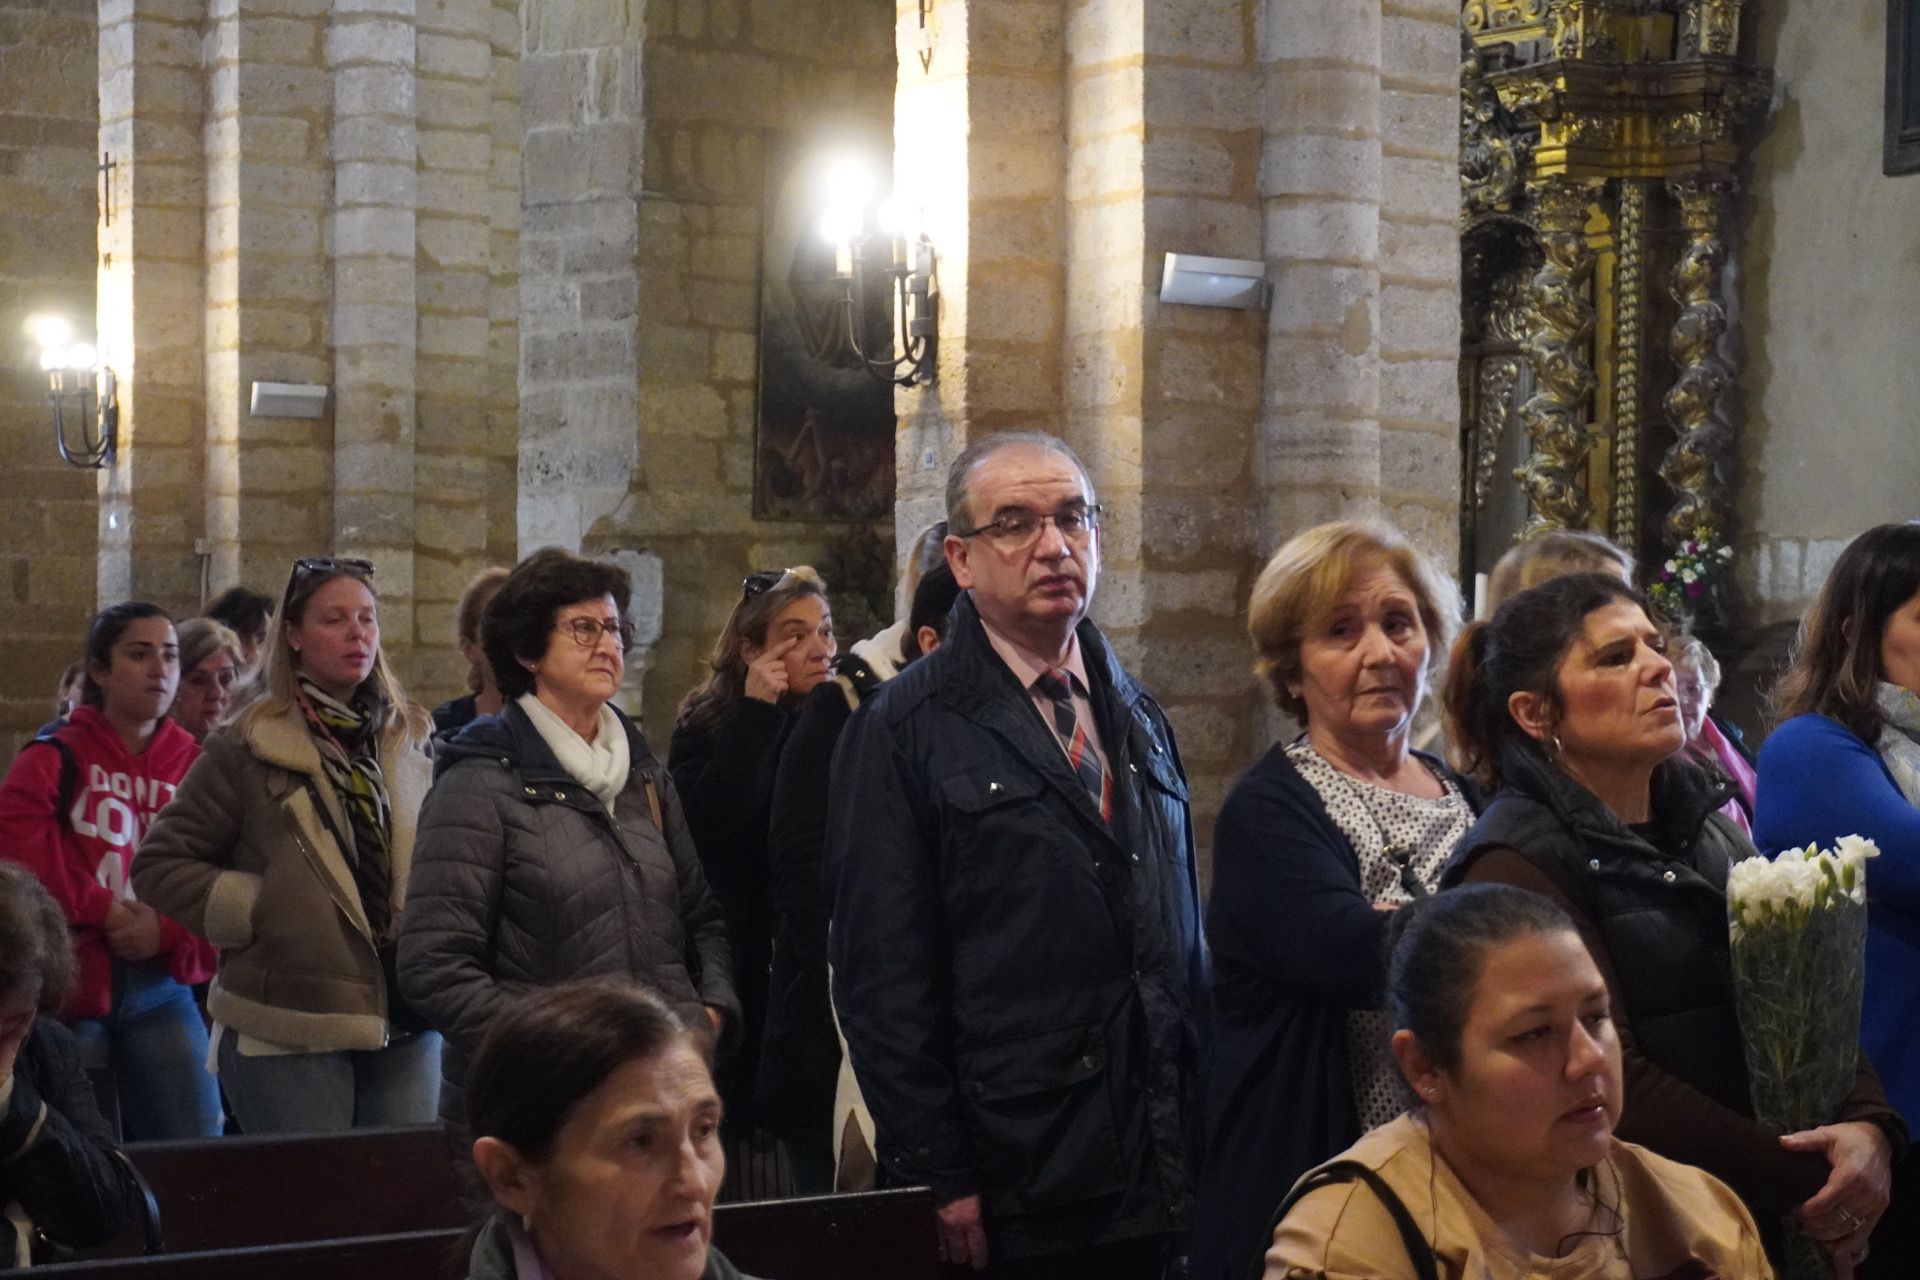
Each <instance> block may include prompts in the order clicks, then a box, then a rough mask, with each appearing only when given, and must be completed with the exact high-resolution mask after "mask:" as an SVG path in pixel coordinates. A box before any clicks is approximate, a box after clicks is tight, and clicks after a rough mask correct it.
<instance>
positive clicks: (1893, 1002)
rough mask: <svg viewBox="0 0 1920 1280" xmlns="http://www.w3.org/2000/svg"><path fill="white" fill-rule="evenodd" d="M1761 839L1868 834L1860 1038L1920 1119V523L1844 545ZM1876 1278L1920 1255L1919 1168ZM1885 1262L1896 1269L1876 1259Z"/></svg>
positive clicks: (1808, 639) (1891, 1224)
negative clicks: (1871, 850) (1876, 849)
mask: <svg viewBox="0 0 1920 1280" xmlns="http://www.w3.org/2000/svg"><path fill="white" fill-rule="evenodd" d="M1774 709H1775V711H1776V713H1777V714H1778V715H1779V716H1780V717H1781V718H1782V722H1781V724H1780V726H1779V728H1777V729H1775V730H1774V731H1773V735H1772V736H1771V737H1769V738H1768V739H1767V740H1766V743H1765V745H1764V746H1762V747H1761V749H1760V767H1759V783H1758V786H1757V791H1758V800H1757V803H1756V806H1755V809H1754V816H1753V833H1754V838H1755V840H1756V841H1757V842H1758V843H1759V845H1760V847H1761V848H1762V849H1763V850H1765V851H1767V852H1768V853H1778V852H1779V851H1780V850H1782V849H1794V848H1799V847H1800V846H1802V845H1806V844H1817V845H1820V846H1822V847H1826V846H1831V845H1832V844H1833V842H1834V840H1835V839H1836V838H1837V837H1839V836H1845V835H1862V836H1866V837H1867V838H1868V839H1870V840H1872V841H1874V843H1876V844H1878V845H1879V846H1880V856H1879V857H1878V858H1875V859H1874V860H1873V862H1872V863H1871V864H1870V865H1869V866H1868V868H1867V955H1866V996H1865V1000H1864V1002H1863V1005H1862V1008H1861V1026H1860V1040H1861V1044H1862V1046H1863V1047H1864V1048H1865V1050H1866V1053H1867V1056H1868V1057H1869V1058H1871V1059H1872V1060H1873V1065H1874V1067H1875V1068H1876V1069H1877V1070H1878V1071H1879V1072H1880V1078H1881V1079H1883V1080H1885V1081H1886V1083H1887V1094H1888V1096H1889V1097H1890V1098H1891V1100H1892V1102H1893V1105H1894V1106H1895V1107H1896V1108H1898V1109H1899V1111H1900V1113H1901V1114H1902V1115H1904V1116H1907V1117H1909V1119H1912V1118H1916V1117H1920V1036H1916V1035H1915V1027H1916V1025H1920V523H1914V522H1911V521H1904V522H1901V523H1899V524H1884V525H1880V526H1879V527H1878V528H1874V529H1869V530H1867V532H1865V533H1863V534H1861V535H1860V536H1859V537H1858V538H1855V539H1854V540H1853V542H1852V543H1850V544H1849V545H1848V547H1847V549H1846V550H1845V551H1843V552H1841V553H1840V558H1839V560H1837V561H1836V562H1835V563H1834V566H1833V571H1832V572H1831V573H1830V574H1828V575H1827V581H1826V583H1825V584H1824V585H1823V586H1822V587H1821V588H1820V594H1819V596H1818V597H1817V598H1816V599H1815V600H1814V603H1813V607H1812V608H1811V609H1809V610H1808V611H1807V615H1806V617H1805V618H1804V619H1803V620H1802V621H1801V624H1800V635H1799V638H1798V640H1797V641H1796V642H1795V644H1794V650H1793V658H1792V661H1791V663H1790V664H1789V665H1788V668H1787V671H1786V673H1785V674H1784V675H1783V676H1782V677H1781V679H1780V683H1779V686H1778V687H1777V688H1776V689H1775V690H1774ZM1893 1203H1894V1208H1893V1209H1892V1210H1891V1211H1890V1212H1888V1214H1887V1215H1886V1217H1884V1218H1883V1219H1881V1226H1880V1229H1879V1231H1878V1232H1877V1233H1876V1234H1875V1236H1874V1239H1873V1250H1874V1254H1873V1261H1872V1262H1869V1263H1868V1269H1869V1271H1870V1272H1871V1273H1872V1274H1876V1275H1887V1276H1895V1275H1898V1276H1905V1275H1908V1274H1911V1273H1912V1270H1913V1268H1914V1267H1915V1265H1916V1260H1917V1259H1920V1162H1916V1161H1914V1160H1913V1159H1911V1158H1909V1159H1907V1160H1904V1161H1902V1162H1901V1163H1900V1164H1899V1165H1898V1166H1896V1167H1895V1170H1894V1193H1893ZM1883 1262H1884V1265H1885V1267H1886V1269H1885V1270H1884V1271H1882V1270H1878V1269H1877V1264H1881V1263H1883Z"/></svg>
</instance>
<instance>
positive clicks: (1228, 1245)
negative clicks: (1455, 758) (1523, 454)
mask: <svg viewBox="0 0 1920 1280" xmlns="http://www.w3.org/2000/svg"><path fill="white" fill-rule="evenodd" d="M1248 615H1249V616H1248V621H1247V630H1248V632H1249V633H1250V635H1251V636H1252V638H1253V646H1254V652H1255V655H1256V658H1255V663H1254V669H1255V671H1256V672H1257V673H1258V674H1259V676H1260V678H1261V681H1262V682H1263V683H1264V684H1265V685H1266V686H1267V688H1268V691H1269V693H1270V694H1271V696H1272V698H1273V700H1274V702H1275V703H1276V704H1277V705H1278V706H1279V707H1280V709H1281V710H1283V711H1285V712H1287V713H1288V714H1289V715H1290V716H1292V717H1293V718H1294V719H1296V720H1298V721H1300V722H1301V723H1302V724H1303V725H1304V726H1305V732H1304V733H1302V734H1301V735H1300V736H1299V737H1298V738H1296V739H1295V740H1294V741H1292V742H1290V743H1281V744H1278V745H1276V746H1274V747H1273V748H1272V749H1271V750H1270V751H1268V752H1267V754H1266V755H1265V756H1264V757H1263V758H1262V759H1261V760H1259V761H1258V762H1257V763H1256V764H1255V765H1254V766H1253V767H1252V768H1251V769H1249V770H1247V772H1246V773H1245V774H1243V775H1242V776H1241V778H1240V779H1239V781H1238V782H1236V783H1235V784H1234V786H1233V790H1232V791H1231V792H1229V793H1228V795H1227V800H1226V803H1225V805H1224V806H1223V807H1222V809H1221V811H1220V819H1219V823H1218V825H1217V826H1216V827H1215V828H1214V842H1213V887H1212V893H1211V896H1210V897H1209V899H1208V902H1207V942H1208V946H1209V948H1210V950H1211V951H1212V953H1213V1000H1214V1019H1215V1022H1214V1053H1213V1063H1212V1068H1211V1075H1210V1076H1209V1079H1208V1084H1207V1090H1206V1094H1207V1107H1208V1114H1207V1142H1206V1163H1205V1165H1204V1166H1203V1168H1202V1170H1201V1175H1200V1187H1199V1192H1198V1194H1197V1195H1196V1197H1195V1199H1196V1202H1197V1207H1196V1210H1195V1222H1194V1242H1193V1255H1192V1258H1191V1262H1190V1265H1191V1273H1192V1274H1193V1275H1194V1276H1195V1277H1196V1278H1197V1280H1227V1278H1228V1277H1234V1278H1237V1277H1241V1276H1245V1275H1246V1274H1247V1273H1248V1271H1249V1269H1250V1268H1251V1267H1252V1266H1253V1265H1254V1262H1255V1260H1257V1259H1258V1257H1259V1256H1260V1253H1261V1251H1262V1250H1263V1249H1264V1248H1265V1240H1264V1236H1263V1233H1262V1228H1263V1225H1264V1224H1265V1223H1266V1221H1267V1218H1268V1215H1269V1214H1270V1213H1271V1212H1272V1210H1273V1207H1274V1205H1275V1204H1277V1203H1279V1201H1280V1198H1281V1197H1282V1196H1283V1195H1285V1194H1286V1190H1287V1188H1288V1187H1289V1186H1290V1185H1292V1183H1293V1180H1294V1179H1295V1178H1297V1177H1299V1176H1300V1174H1302V1173H1304V1172H1305V1171H1306V1170H1307V1169H1310V1168H1312V1167H1313V1166H1314V1165H1316V1164H1318V1163H1319V1162H1320V1161H1322V1160H1325V1159H1327V1158H1328V1157H1330V1156H1332V1155H1333V1154H1334V1153H1335V1152H1336V1151H1339V1150H1340V1149H1341V1148H1342V1147H1344V1146H1346V1145H1348V1144H1349V1143H1351V1142H1353V1141H1354V1140H1355V1139H1356V1138H1358V1137H1359V1136H1360V1134H1361V1133H1362V1132H1364V1131H1365V1130H1367V1129H1369V1128H1371V1127H1373V1126H1374V1125H1377V1124H1381V1123H1384V1122H1385V1121H1387V1120H1389V1119H1391V1118H1392V1117H1393V1116H1395V1115H1397V1114H1399V1113H1400V1111H1401V1110H1402V1109H1403V1108H1404V1107H1405V1106H1406V1105H1407V1103H1408V1101H1409V1099H1408V1097H1407V1095H1406V1087H1405V1083H1404V1081H1402V1079H1401V1077H1400V1073H1399V1070H1398V1069H1397V1068H1396V1067H1395V1065H1394V1061H1393V1056H1392V1053H1391V1052H1390V1050H1389V1035H1390V1032H1391V1031H1392V1027H1391V1025H1390V1024H1389V1023H1388V1022H1387V1021H1386V1015H1385V1014H1384V1013H1383V1012H1381V993H1382V990H1383V984H1384V982H1385V977H1386V975H1385V969H1384V959H1383V957H1384V950H1383V941H1384V939H1385V937H1386V931H1387V920H1388V918H1389V915H1390V914H1391V912H1392V911H1393V910H1394V909H1395V908H1396V907H1398V906H1399V905H1401V904H1403V903H1406V902H1409V901H1412V900H1415V899H1418V898H1422V897H1424V896H1426V895H1427V893H1428V892H1430V891H1431V889H1432V887H1433V885H1434V883H1435V882H1436V880H1437V878H1438V876H1439V874H1440V868H1441V866H1442V865H1443V864H1444V863H1445V862H1446V860H1447V856H1448V855H1449V854H1450V853H1451V852H1452V851H1453V847H1454V844H1455V842H1457V841H1458V840H1459V839H1460V837H1461V836H1462V835H1463V834H1465V832H1466V830H1467V828H1468V827H1470V826H1472V825H1473V818H1474V807H1475V805H1474V796H1473V793H1472V791H1471V789H1470V788H1468V787H1466V786H1465V785H1463V783H1462V782H1461V780H1460V779H1459V778H1458V777H1456V776H1455V775H1454V774H1453V772H1452V771H1451V770H1450V769H1448V768H1447V766H1446V765H1445V764H1443V763H1442V762H1441V761H1440V760H1438V759H1436V758H1434V757H1432V756H1428V755H1425V754H1422V753H1420V752H1418V751H1415V750H1413V748H1412V745H1411V742H1410V737H1411V731H1412V727H1413V719H1414V714H1415V712H1416V711H1417V710H1419V708H1420V705H1421V702H1422V701H1423V700H1424V698H1425V696H1426V691H1427V681H1428V678H1429V676H1430V674H1431V672H1432V668H1433V658H1434V656H1435V655H1436V654H1437V653H1439V652H1440V651H1441V650H1442V649H1444V647H1445V645H1446V642H1447V638H1448V637H1449V636H1450V635H1451V634H1452V632H1453V629H1454V627H1455V626H1456V625H1458V622H1459V617H1460V603H1459V593H1458V591H1457V590H1456V589H1455V588H1454V586H1453V583H1452V582H1451V581H1450V580H1449V579H1448V578H1447V577H1446V576H1445V575H1444V574H1442V573H1441V572H1439V571H1438V570H1437V569H1436V568H1435V567H1434V566H1433V564H1432V562H1431V561H1430V560H1428V559H1427V557H1425V556H1423V555H1421V554H1420V553H1419V552H1418V551H1416V550H1415V549H1414V548H1413V547H1412V545H1411V544H1409V543H1408V541H1407V539H1406V537H1405V536H1404V535H1403V534H1401V533H1400V532H1399V531H1398V530H1397V529H1394V528H1392V527H1390V526H1388V525H1384V524H1377V523H1370V522H1358V521H1342V522H1339V523H1335V524H1324V525H1320V526H1318V527H1317V528H1313V529H1309V530H1307V531H1306V532H1304V533H1301V534H1299V535H1298V536H1296V537H1295V538H1293V539H1292V540H1291V541H1290V542H1288V543H1287V544H1286V545H1285V546H1283V547H1281V548H1280V550H1279V551H1278V552H1276V553H1275V554H1274V557H1273V559H1272V560H1270V561H1268V562H1267V567H1266V569H1265V570H1264V571H1263V572H1262V573H1261V575H1260V579H1259V581H1258V582H1257V583H1256V584H1255V585H1254V588H1253V599H1252V601H1251V604H1250V606H1249V609H1248Z"/></svg>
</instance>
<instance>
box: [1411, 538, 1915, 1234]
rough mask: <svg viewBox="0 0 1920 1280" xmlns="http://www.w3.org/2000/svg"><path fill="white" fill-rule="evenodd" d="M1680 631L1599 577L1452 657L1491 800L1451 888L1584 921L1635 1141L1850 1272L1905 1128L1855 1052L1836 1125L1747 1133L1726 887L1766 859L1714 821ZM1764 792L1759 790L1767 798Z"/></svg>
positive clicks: (1533, 602) (1498, 624)
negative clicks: (1553, 907)
mask: <svg viewBox="0 0 1920 1280" xmlns="http://www.w3.org/2000/svg"><path fill="white" fill-rule="evenodd" d="M1666 649H1667V636H1666V632H1665V631H1664V630H1662V629H1661V627H1660V626H1659V625H1658V623H1656V622H1655V621H1654V620H1653V618H1652V617H1650V616H1649V614H1648V612H1647V609H1646V605H1645V602H1644V601H1643V600H1642V598H1641V597H1640V595H1639V594H1638V593H1637V592H1635V591H1634V590H1633V588H1631V587H1629V586H1627V585H1626V584H1625V583H1623V582H1621V581H1620V580H1619V579H1618V578H1616V577H1614V576H1612V575H1610V574H1604V573H1584V574H1573V575H1570V576H1568V577H1563V578H1556V579H1554V580H1552V581H1550V582H1547V583H1543V584H1542V585H1540V586H1538V587H1534V588H1533V589H1532V590H1529V591H1523V592H1521V593H1520V594H1519V595H1517V596H1515V597H1513V598H1512V599H1511V600H1509V601H1507V603H1506V604H1504V605H1502V606H1501V608H1500V611H1499V612H1498V613H1496V614H1495V615H1494V617H1493V619H1492V621H1491V622H1483V623H1475V624H1474V625H1473V626H1472V627H1471V628H1469V629H1468V631H1467V632H1466V634H1464V635H1463V636H1462V637H1461V638H1460V642H1459V644H1458V645H1457V646H1456V647H1455V650H1454V657H1453V666H1452V669H1451V671H1450V672H1449V673H1448V679H1447V712H1448V722H1449V725H1450V727H1451V729H1452V737H1453V743H1454V747H1455V750H1456V751H1457V752H1458V753H1459V755H1460V758H1461V759H1462V761H1463V762H1464V763H1465V765H1466V766H1467V767H1468V768H1469V769H1470V770H1472V771H1473V772H1474V774H1475V775H1476V776H1477V777H1478V779H1479V781H1480V782H1481V784H1482V785H1483V786H1485V787H1486V788H1487V789H1488V792H1489V794H1490V795H1491V796H1492V798H1491V800H1490V801H1489V803H1488V806H1487V809H1486V812H1485V813H1483V814H1482V815H1481V817H1480V821H1479V822H1478V823H1477V824H1475V826H1474V828H1473V830H1471V831H1469V832H1468V833H1467V834H1466V836H1465V837H1464V838H1463V839H1462V840H1461V841H1460V845H1459V848H1458V850H1457V851H1456V852H1455V854H1454V858H1453V860H1452V862H1451V863H1450V864H1449V865H1448V868H1447V871H1446V873H1445V876H1444V877H1443V880H1444V882H1445V883H1447V884H1457V883H1461V882H1471V881H1482V882H1493V883H1504V884H1512V885H1517V886H1519V887H1520V888H1523V889H1531V890H1533V891H1535V892H1537V893H1541V894H1545V895H1546V896H1548V897H1550V898H1553V899H1554V900H1555V901H1556V902H1558V903H1559V904H1560V905H1561V906H1562V907H1564V908H1565V909H1566V911H1567V913H1568V914H1569V915H1571V916H1572V917H1573V920H1574V923H1575V924H1576V925H1577V926H1578V928H1579V930H1580V933H1581V936H1582V938H1584V939H1585V941H1586V944H1587V948H1588V950H1589V951H1591V952H1592V953H1593V958H1594V961H1595V963H1596V964H1598V965H1599V967H1600V972H1601V973H1602V974H1603V975H1604V976H1605V978H1606V981H1607V986H1608V988H1609V990H1610V991H1611V993H1612V1000H1611V1005H1612V1015H1613V1020H1614V1023H1615V1024H1616V1025H1617V1026H1618V1028H1619V1031H1620V1041H1621V1052H1622V1054H1623V1056H1624V1058H1625V1062H1626V1071H1627V1075H1626V1111H1625V1114H1624V1115H1623V1116H1622V1118H1621V1127H1620V1132H1621V1134H1622V1135H1623V1136H1624V1137H1626V1138H1628V1139H1629V1140H1633V1141H1638V1142H1642V1143H1644V1144H1645V1145H1646V1146H1648V1147H1650V1148H1651V1149H1653V1150H1654V1151H1657V1152H1659V1153H1660V1154H1662V1155H1665V1156H1667V1157H1669V1158H1671V1159H1674V1160H1680V1161H1684V1162H1685V1163H1687V1164H1693V1165H1698V1166H1699V1167H1700V1168H1702V1169H1705V1170H1706V1171H1707V1172H1709V1173H1711V1174H1714V1175H1715V1176H1716V1177H1719V1178H1721V1179H1723V1180H1724V1181H1725V1182H1727V1183H1728V1184H1729V1185H1730V1186H1732V1187H1733V1188H1734V1190H1735V1191H1737V1192H1739V1193H1740V1196H1741V1198H1742V1199H1743V1200H1744V1201H1746V1203H1747V1207H1748V1208H1749V1209H1751V1210H1752V1211H1753V1214H1754V1217H1755V1218H1757V1219H1759V1220H1760V1222H1761V1223H1762V1224H1763V1226H1765V1227H1767V1228H1770V1227H1771V1225H1772V1224H1774V1223H1777V1222H1778V1221H1779V1220H1780V1219H1781V1217H1782V1215H1785V1214H1788V1213H1797V1215H1798V1217H1799V1220H1800V1224H1801V1226H1802V1228H1803V1229H1804V1230H1805V1231H1806V1232H1807V1234H1808V1235H1810V1236H1812V1237H1813V1238H1814V1239H1816V1240H1819V1241H1821V1242H1823V1243H1825V1244H1827V1245H1828V1247H1829V1248H1830V1249H1832V1250H1833V1252H1834V1253H1835V1254H1836V1256H1842V1257H1845V1258H1847V1259H1848V1260H1849V1261H1857V1260H1858V1259H1859V1257H1860V1256H1862V1255H1863V1254H1864V1253H1865V1250H1866V1245H1867V1234H1868V1232H1870V1231H1871V1230H1872V1228H1873V1224H1874V1222H1875V1221H1876V1220H1877V1219H1878V1218H1879V1217H1880V1214H1881V1212H1882V1211H1883V1210H1884V1209H1885V1207H1886V1204H1887V1183H1888V1170H1889V1165H1890V1162H1891V1160H1892V1158H1893V1157H1894V1156H1895V1155H1896V1154H1898V1153H1899V1152H1900V1151H1901V1150H1902V1149H1904V1147H1905V1145H1906V1129H1905V1126H1904V1125H1903V1124H1902V1123H1901V1120H1900V1117H1899V1116H1898V1115H1897V1114H1895V1113H1894V1111H1893V1109H1892V1108H1890V1107H1888V1106H1887V1104H1886V1098H1885V1095H1884V1094H1883V1093H1882V1091H1881V1088H1880V1083H1879V1080H1878V1079H1877V1078H1876V1077H1875V1076H1874V1074H1873V1068H1872V1066H1871V1065H1869V1064H1868V1062H1867V1060H1866V1057H1865V1056H1864V1055H1863V1056H1862V1057H1861V1059H1860V1069H1859V1076H1858V1079H1857V1080H1856V1082H1855V1085H1854V1089H1853V1092H1852V1095H1851V1096H1850V1097H1849V1098H1848V1099H1847V1100H1846V1103H1845V1104H1844V1105H1843V1107H1842V1108H1841V1113H1840V1114H1839V1115H1838V1116H1835V1117H1834V1118H1833V1122H1832V1123H1829V1124H1824V1125H1820V1126H1817V1127H1815V1128H1812V1129H1808V1130H1806V1131H1804V1132H1800V1133H1793V1134H1786V1135H1782V1134H1779V1133H1776V1132H1774V1131H1772V1130H1770V1129H1768V1128H1767V1127H1766V1126H1764V1125H1762V1124H1761V1123H1760V1122H1759V1121H1757V1120H1755V1119H1754V1118H1753V1103H1752V1097H1751V1093H1750V1091H1749V1088H1748V1080H1747V1066H1746V1056H1745V1051H1744V1048H1743V1046H1742V1041H1741V1036H1740V1026H1739V1021H1738V1018H1737V1017H1736V1014H1735V1009H1734V994H1733V970H1732V960H1731V957H1730V954H1729V943H1728V938H1727V901H1726V884H1727V873H1728V871H1729V870H1730V869H1731V867H1732V865H1733V863H1735V862H1737V861H1739V860H1740V859H1742V858H1746V857H1750V856H1752V854H1753V852H1754V850H1753V846H1752V845H1751V844H1750V843H1748V841H1747V840H1746V838H1745V837H1744V836H1742V835H1741V834H1740V831H1739V829H1738V828H1737V827H1735V826H1734V825H1733V824H1732V823H1730V822H1729V821H1727V819H1726V818H1724V817H1722V816H1721V815H1720V814H1719V813H1718V812H1717V810H1719V808H1720V807H1721V806H1722V805H1723V804H1724V803H1725V802H1726V799H1727V797H1728V795H1729V794H1731V791H1732V784H1731V783H1729V782H1727V781H1726V780H1725V779H1724V778H1720V777H1717V776H1715V775H1710V774H1708V773H1707V772H1706V771H1704V770H1702V769H1701V768H1699V767H1698V766H1697V765H1694V764H1691V763H1689V762H1688V761H1687V760H1685V759H1684V758H1680V757H1679V753H1680V750H1681V747H1682V746H1683V745H1684V744H1685V742H1686V731H1685V729H1684V727H1683V726H1682V725H1681V721H1680V706H1679V698H1678V696H1677V691H1676V689H1675V687H1674V679H1673V665H1672V663H1671V662H1669V661H1668V659H1667V656H1666ZM1763 794H1764V790H1763Z"/></svg>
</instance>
